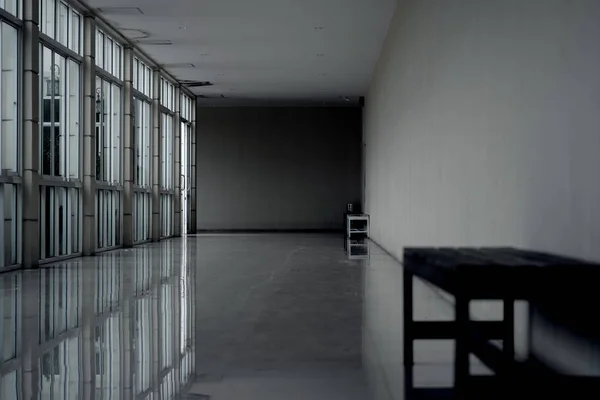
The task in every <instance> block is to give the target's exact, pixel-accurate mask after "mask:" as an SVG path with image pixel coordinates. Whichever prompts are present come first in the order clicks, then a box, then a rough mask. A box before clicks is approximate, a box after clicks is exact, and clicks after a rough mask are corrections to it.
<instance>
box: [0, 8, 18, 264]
mask: <svg viewBox="0 0 600 400" xmlns="http://www.w3.org/2000/svg"><path fill="white" fill-rule="evenodd" d="M17 5H18V3H17V2H10V1H7V2H5V3H3V4H2V3H0V6H3V8H4V9H5V10H6V11H9V12H12V11H15V10H16V11H18V10H17V8H18V7H17ZM7 7H8V8H7ZM14 7H17V8H14ZM11 10H12V11H11ZM16 11H15V12H16ZM19 44H20V38H19V31H18V29H17V28H16V27H14V26H12V25H11V24H9V23H7V22H4V21H1V20H0V63H1V67H2V70H1V72H0V75H1V76H0V120H1V123H0V221H3V223H1V224H0V243H2V244H3V245H2V246H0V269H1V268H2V267H5V266H11V265H15V264H18V263H19V262H20V261H21V251H20V248H21V184H20V180H19V176H20V170H21V168H20V163H21V158H20V157H19V154H20V149H21V146H20V143H19V142H20V140H21V130H20V124H19V116H20V113H19V107H20V105H21V101H20V100H21V99H20V97H21V96H20V89H19V87H20V86H19V85H20V77H21V72H22V69H21V68H20V63H19V58H20V51H19Z"/></svg>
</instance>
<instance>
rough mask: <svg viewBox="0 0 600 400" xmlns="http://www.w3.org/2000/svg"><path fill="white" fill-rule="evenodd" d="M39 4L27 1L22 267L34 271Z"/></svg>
mask: <svg viewBox="0 0 600 400" xmlns="http://www.w3.org/2000/svg"><path fill="white" fill-rule="evenodd" d="M39 36H40V35H39V1H38V0H24V1H23V98H22V101H21V105H22V113H23V141H22V144H23V190H22V198H23V202H22V203H23V225H22V226H23V230H22V234H23V240H22V244H23V245H22V247H23V248H22V249H21V250H22V252H23V253H22V264H23V267H24V268H34V267H37V266H38V265H39V260H40V245H39V236H40V189H39V179H40V177H39V163H40V141H39V117H40V108H39V104H40V101H39V100H40V78H39V68H40V48H39Z"/></svg>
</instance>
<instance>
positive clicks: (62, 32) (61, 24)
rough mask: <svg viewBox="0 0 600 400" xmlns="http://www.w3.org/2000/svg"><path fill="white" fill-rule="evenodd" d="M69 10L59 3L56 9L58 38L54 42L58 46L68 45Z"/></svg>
mask: <svg viewBox="0 0 600 400" xmlns="http://www.w3.org/2000/svg"><path fill="white" fill-rule="evenodd" d="M68 18H69V8H68V7H67V6H66V5H65V4H64V3H59V7H58V29H57V31H58V37H57V38H56V40H58V42H59V43H60V44H63V45H65V46H68V45H69V42H68V32H69V22H68Z"/></svg>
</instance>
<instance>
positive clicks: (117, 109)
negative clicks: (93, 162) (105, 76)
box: [111, 85, 121, 182]
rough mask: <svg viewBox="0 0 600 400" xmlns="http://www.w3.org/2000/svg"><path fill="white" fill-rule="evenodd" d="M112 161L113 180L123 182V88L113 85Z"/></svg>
mask: <svg viewBox="0 0 600 400" xmlns="http://www.w3.org/2000/svg"><path fill="white" fill-rule="evenodd" d="M111 125H112V131H113V134H112V163H113V180H112V181H113V182H121V88H120V87H118V86H116V85H112V121H111Z"/></svg>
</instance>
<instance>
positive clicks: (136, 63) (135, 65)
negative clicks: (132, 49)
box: [133, 58, 140, 90]
mask: <svg viewBox="0 0 600 400" xmlns="http://www.w3.org/2000/svg"><path fill="white" fill-rule="evenodd" d="M139 68H140V61H139V60H138V59H137V58H135V59H134V60H133V88H134V89H136V90H140V87H139V86H138V69H139Z"/></svg>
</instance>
